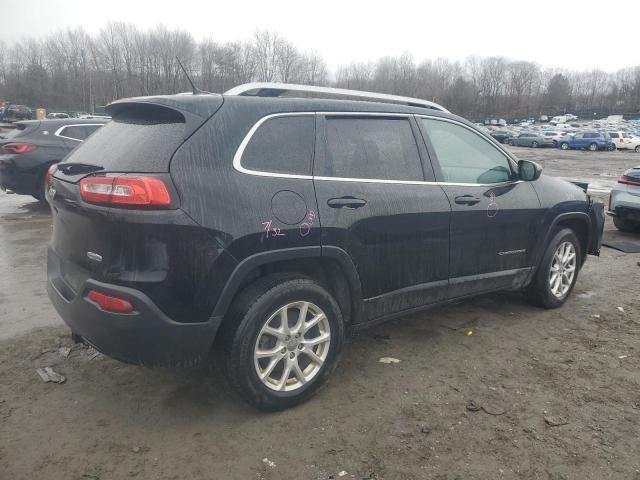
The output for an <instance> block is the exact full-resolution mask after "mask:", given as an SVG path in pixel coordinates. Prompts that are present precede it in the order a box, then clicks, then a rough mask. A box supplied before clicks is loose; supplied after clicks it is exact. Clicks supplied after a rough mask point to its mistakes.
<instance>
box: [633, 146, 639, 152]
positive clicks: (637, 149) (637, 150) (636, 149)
mask: <svg viewBox="0 0 640 480" xmlns="http://www.w3.org/2000/svg"><path fill="white" fill-rule="evenodd" d="M633 151H634V152H636V153H640V145H638V146H637V147H636V148H634V149H633Z"/></svg>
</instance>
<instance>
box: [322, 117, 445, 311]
mask: <svg viewBox="0 0 640 480" xmlns="http://www.w3.org/2000/svg"><path fill="white" fill-rule="evenodd" d="M317 126H318V129H317V131H318V137H317V141H316V160H315V163H314V183H315V189H316V196H317V199H318V210H319V214H320V224H321V226H322V246H323V249H324V248H327V247H338V248H341V249H343V250H344V251H346V252H347V253H348V254H349V256H350V257H351V260H352V261H353V263H354V265H355V267H356V269H357V271H358V274H359V277H360V281H361V284H362V293H363V297H364V305H363V313H364V315H363V317H364V319H366V320H370V319H376V318H381V317H385V316H387V315H390V314H393V313H397V312H400V311H406V310H410V309H412V308H415V307H419V306H422V305H424V304H429V303H433V302H437V301H440V300H444V299H445V298H446V293H447V284H448V277H449V271H448V269H449V264H448V259H449V220H450V206H449V201H448V199H447V196H446V195H445V193H444V191H443V190H442V188H441V187H440V186H439V185H437V184H435V183H434V175H433V170H432V168H431V165H430V163H429V162H428V161H424V162H423V160H426V149H425V146H424V143H423V142H421V141H420V142H417V141H416V138H420V133H419V131H418V128H417V125H416V123H415V119H414V118H413V117H412V116H411V115H386V116H385V115H383V114H380V115H371V114H369V115H354V114H348V115H347V114H337V113H332V114H329V113H328V114H319V115H318V122H317ZM425 179H426V180H428V182H426V181H425Z"/></svg>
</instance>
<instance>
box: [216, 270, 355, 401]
mask: <svg viewBox="0 0 640 480" xmlns="http://www.w3.org/2000/svg"><path fill="white" fill-rule="evenodd" d="M303 312H304V313H303ZM283 319H286V322H283ZM318 319H319V320H318ZM313 321H316V323H315V324H313V326H309V325H311V324H312V322H313ZM307 327H308V329H307ZM321 338H322V339H323V341H322V342H320V341H319V340H320V339H321ZM314 341H317V342H319V343H317V344H313V343H309V342H314ZM343 342H344V322H343V318H342V314H341V312H340V308H339V307H338V304H337V303H336V301H335V300H334V298H333V297H332V296H331V295H330V294H329V293H328V292H327V290H325V289H324V288H323V287H322V286H321V285H320V284H318V283H317V282H315V281H314V280H311V279H309V278H305V277H301V276H297V275H294V274H276V275H271V276H269V277H265V278H263V279H260V280H258V281H257V282H255V283H254V284H252V285H250V286H249V287H247V288H246V289H245V290H244V291H243V292H242V293H241V294H240V295H238V297H237V298H236V300H235V301H234V303H233V305H232V306H231V308H230V311H229V313H228V314H227V316H226V317H225V322H224V324H223V326H222V329H221V332H220V334H219V335H218V340H217V343H218V352H219V357H220V361H221V364H222V366H223V369H224V373H225V376H226V377H227V380H228V381H229V383H230V384H231V386H232V387H233V388H234V389H235V390H236V391H237V392H238V393H239V394H240V395H241V396H242V398H244V399H245V400H246V401H247V402H248V403H250V404H251V405H253V406H255V407H257V408H259V409H261V410H266V411H276V410H283V409H286V408H289V407H292V406H295V405H298V404H300V403H302V402H304V401H306V400H308V399H309V398H310V397H311V396H312V395H313V394H314V393H316V391H317V390H318V389H319V388H320V387H321V386H322V385H323V384H324V383H325V382H326V381H327V379H328V378H329V375H330V374H331V373H332V372H333V370H334V369H335V367H336V364H337V359H338V354H339V352H340V350H341V348H342V344H343Z"/></svg>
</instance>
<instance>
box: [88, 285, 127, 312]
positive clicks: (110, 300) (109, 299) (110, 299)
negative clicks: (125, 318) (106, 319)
mask: <svg viewBox="0 0 640 480" xmlns="http://www.w3.org/2000/svg"><path fill="white" fill-rule="evenodd" d="M87 298H88V299H89V300H91V301H92V302H95V303H97V304H98V306H99V307H100V308H101V309H102V310H105V311H107V312H113V313H131V312H133V305H131V302H130V301H129V300H127V299H125V298H122V297H117V296H115V295H108V294H106V293H100V292H96V291H95V290H89V293H88V294H87Z"/></svg>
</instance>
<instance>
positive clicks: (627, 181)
mask: <svg viewBox="0 0 640 480" xmlns="http://www.w3.org/2000/svg"><path fill="white" fill-rule="evenodd" d="M618 183H622V184H623V185H636V186H639V185H640V178H632V177H625V176H624V175H622V176H621V177H620V178H618Z"/></svg>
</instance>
